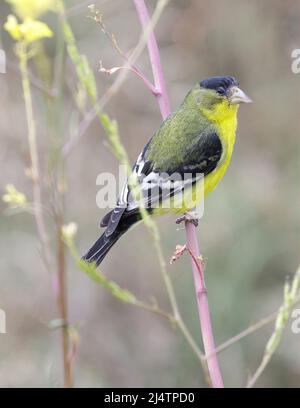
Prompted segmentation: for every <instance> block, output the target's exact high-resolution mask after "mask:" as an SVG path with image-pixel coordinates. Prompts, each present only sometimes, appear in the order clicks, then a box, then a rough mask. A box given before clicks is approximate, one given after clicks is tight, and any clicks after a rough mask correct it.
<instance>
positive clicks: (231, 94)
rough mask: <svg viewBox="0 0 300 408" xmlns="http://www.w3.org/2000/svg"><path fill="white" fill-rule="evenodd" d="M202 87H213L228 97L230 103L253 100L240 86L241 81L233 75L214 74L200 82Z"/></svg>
mask: <svg viewBox="0 0 300 408" xmlns="http://www.w3.org/2000/svg"><path fill="white" fill-rule="evenodd" d="M200 87H201V88H205V89H211V90H213V91H215V92H217V93H218V94H219V95H221V96H225V97H227V99H228V100H229V102H230V103H232V104H238V103H242V102H244V103H249V102H252V101H251V99H250V98H249V96H247V95H246V94H245V92H244V91H242V90H241V89H240V88H239V83H238V82H237V80H236V79H235V78H234V77H232V76H214V77H210V78H207V79H204V80H203V81H201V82H200Z"/></svg>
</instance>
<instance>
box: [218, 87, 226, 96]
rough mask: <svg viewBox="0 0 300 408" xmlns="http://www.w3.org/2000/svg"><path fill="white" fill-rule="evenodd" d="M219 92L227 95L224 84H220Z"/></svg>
mask: <svg viewBox="0 0 300 408" xmlns="http://www.w3.org/2000/svg"><path fill="white" fill-rule="evenodd" d="M217 92H218V94H220V95H225V93H226V91H225V88H223V86H220V87H219V88H217Z"/></svg>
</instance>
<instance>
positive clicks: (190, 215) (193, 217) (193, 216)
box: [176, 211, 199, 227]
mask: <svg viewBox="0 0 300 408" xmlns="http://www.w3.org/2000/svg"><path fill="white" fill-rule="evenodd" d="M186 221H189V222H191V223H192V224H194V225H195V227H198V224H199V216H198V214H197V213H196V211H188V212H186V213H184V214H183V215H182V216H181V217H178V218H177V219H176V224H181V223H182V222H186Z"/></svg>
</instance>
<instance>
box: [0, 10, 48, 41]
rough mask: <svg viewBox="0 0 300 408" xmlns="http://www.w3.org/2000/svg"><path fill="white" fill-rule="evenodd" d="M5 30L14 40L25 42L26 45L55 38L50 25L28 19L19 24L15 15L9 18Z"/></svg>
mask: <svg viewBox="0 0 300 408" xmlns="http://www.w3.org/2000/svg"><path fill="white" fill-rule="evenodd" d="M4 28H5V30H6V31H8V32H9V34H10V35H11V36H12V38H13V39H14V40H16V41H25V42H26V43H32V42H34V41H38V40H41V39H43V38H47V37H52V36H53V32H52V31H51V30H50V28H49V27H48V25H47V24H45V23H43V22H42V21H37V20H32V19H31V18H26V19H25V20H24V22H23V23H20V24H19V23H18V20H17V19H16V17H15V16H13V15H9V16H8V17H7V21H6V23H5V24H4Z"/></svg>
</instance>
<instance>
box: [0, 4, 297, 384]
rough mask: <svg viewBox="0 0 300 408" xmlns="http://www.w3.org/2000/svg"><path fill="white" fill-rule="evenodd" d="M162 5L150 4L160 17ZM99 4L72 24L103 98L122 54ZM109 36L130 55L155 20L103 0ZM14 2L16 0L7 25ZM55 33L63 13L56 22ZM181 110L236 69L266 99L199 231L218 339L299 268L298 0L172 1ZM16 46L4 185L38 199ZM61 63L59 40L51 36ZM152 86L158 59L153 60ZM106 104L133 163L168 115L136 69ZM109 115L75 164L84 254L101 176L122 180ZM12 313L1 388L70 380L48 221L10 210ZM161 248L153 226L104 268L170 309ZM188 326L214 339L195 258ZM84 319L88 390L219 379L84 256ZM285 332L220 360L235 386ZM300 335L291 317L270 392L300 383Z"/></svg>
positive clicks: (67, 96) (5, 224)
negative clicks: (196, 284) (45, 257)
mask: <svg viewBox="0 0 300 408" xmlns="http://www.w3.org/2000/svg"><path fill="white" fill-rule="evenodd" d="M155 3H156V2H155V1H154V0H147V5H148V6H149V8H150V10H152V11H153V9H154V6H155ZM88 4H89V2H80V1H77V2H75V1H67V2H66V7H67V8H68V10H69V15H68V18H69V21H70V23H71V25H72V27H73V30H74V32H75V35H76V39H77V41H78V46H79V49H80V51H81V52H82V53H84V54H86V55H87V56H88V58H89V61H90V62H91V64H92V67H93V69H94V72H95V75H96V78H97V86H98V91H99V94H100V95H101V94H102V93H103V92H104V91H105V90H106V89H107V88H108V87H109V85H110V84H111V83H112V82H113V80H114V77H108V76H105V75H104V74H101V73H99V72H98V68H99V60H102V61H103V65H104V66H105V67H111V66H114V65H120V64H121V63H122V61H121V59H120V57H119V56H118V55H117V54H116V52H115V50H113V49H112V47H111V44H110V43H109V42H108V40H107V39H106V38H105V36H104V35H103V34H102V33H101V31H100V30H99V27H97V26H96V24H94V23H93V22H92V21H91V20H89V19H87V18H86V16H87V14H88V12H87V5H88ZM95 4H96V5H97V7H98V8H99V9H100V10H101V11H102V13H103V16H104V21H105V24H106V26H107V29H108V30H110V31H111V32H113V33H114V34H115V35H116V37H117V38H118V41H119V44H120V46H121V48H122V49H124V50H131V49H132V48H133V47H134V46H135V45H136V43H137V40H138V38H139V34H140V30H141V28H140V25H139V21H138V18H137V16H136V12H135V9H134V7H133V2H132V1H130V0H110V1H101V0H99V1H97V2H95ZM9 13H10V9H9V7H8V6H7V4H6V3H4V2H1V5H0V15H1V25H2V24H3V23H4V21H5V20H6V17H7V15H8V14H9ZM42 19H43V20H44V21H47V23H48V24H49V26H50V27H51V28H52V29H53V30H54V31H55V30H56V29H57V20H56V17H55V15H54V14H53V13H48V14H46V15H45V16H43V17H42ZM156 33H157V38H158V42H159V47H160V51H161V58H162V63H163V67H164V72H165V77H166V81H167V87H168V92H169V96H170V100H171V105H172V108H174V109H175V108H176V107H177V106H178V105H179V104H180V103H181V101H182V99H183V97H184V96H185V94H186V92H187V91H188V90H189V88H190V87H192V86H193V85H194V84H195V83H196V82H197V81H199V80H201V79H203V78H205V77H207V76H211V75H222V74H230V75H234V76H235V77H236V78H238V80H239V82H240V85H241V87H242V88H243V89H244V90H245V91H246V92H247V94H249V95H250V96H251V98H252V99H253V101H254V103H253V104H252V105H247V106H241V108H240V112H239V127H238V137H237V143H236V149H235V153H234V157H233V160H232V164H231V166H230V168H229V171H228V173H227V174H226V176H225V178H224V180H223V181H222V183H221V184H220V186H219V187H218V188H217V189H216V191H215V192H214V193H213V194H212V195H211V196H210V197H209V198H208V199H207V200H206V204H205V215H204V218H203V219H202V220H201V222H200V227H199V229H198V235H199V239H200V243H201V252H202V254H203V255H204V256H205V257H206V258H207V259H208V261H207V268H206V284H207V287H208V291H209V302H210V306H211V312H212V319H213V325H214V332H215V338H216V342H217V344H220V343H222V342H223V341H225V340H227V339H228V338H230V337H232V336H233V335H235V334H237V333H239V332H240V331H242V330H243V329H245V328H247V327H248V326H249V325H250V324H251V323H254V322H256V321H257V320H259V319H260V318H261V317H264V316H265V315H267V314H268V313H270V312H272V311H274V310H276V308H277V307H278V306H279V305H280V304H281V302H282V292H283V284H284V282H285V279H286V277H287V276H289V275H291V274H292V273H293V272H294V271H295V270H296V267H297V266H298V264H299V260H300V256H299V165H298V163H299V129H300V124H299V102H300V101H299V95H300V89H299V83H300V74H298V75H296V74H293V73H292V71H291V57H290V56H291V52H292V50H293V49H294V48H300V6H299V2H296V1H292V0H286V1H284V2H283V1H280V0H264V1H260V0H252V1H251V2H249V1H246V0H243V1H241V0H224V1H217V0H211V1H207V0H206V1H204V0H203V1H201V0H184V1H183V0H171V1H170V3H169V6H168V7H167V9H166V10H165V11H164V13H163V15H162V16H161V19H160V21H159V23H158V25H157V27H156ZM1 39H2V40H1V41H2V46H1V47H2V48H3V49H5V51H6V53H7V58H8V59H9V61H10V67H7V74H0V89H1V92H0V106H1V109H0V134H1V150H0V160H1V174H0V185H1V188H2V191H3V189H4V186H5V185H6V184H7V183H13V184H14V185H15V186H16V187H17V188H18V189H19V190H21V191H24V192H25V193H26V195H27V197H29V198H30V197H31V183H30V181H29V180H28V179H27V178H26V176H25V173H24V169H25V167H27V166H28V162H29V158H28V146H27V137H26V120H25V112H24V104H23V97H22V92H21V82H20V76H19V75H18V73H17V72H15V71H14V69H12V68H11V64H12V65H14V64H17V61H16V58H15V56H14V54H13V51H12V45H13V44H12V41H11V40H10V39H9V36H8V34H7V33H6V32H4V31H3V30H1ZM45 44H46V47H47V52H48V53H49V55H50V57H51V59H52V60H53V61H54V57H55V41H54V40H47V41H46V42H45ZM138 65H139V66H141V67H142V68H143V69H144V70H145V71H146V73H147V74H148V76H149V77H151V71H150V67H149V62H148V55H147V52H146V51H144V53H143V55H142V56H141V57H140V58H139V60H138ZM65 69H66V74H65V78H66V82H65V87H64V111H63V124H62V129H63V130H62V135H64V136H65V140H67V138H68V137H69V133H70V127H71V121H72V118H73V116H74V112H73V111H74V109H75V107H74V103H73V102H72V98H71V93H70V88H72V87H75V86H76V77H75V74H74V69H73V67H72V65H71V64H70V62H69V61H68V62H67V63H66V68H65ZM33 92H34V103H35V115H36V118H37V126H38V138H39V147H40V152H41V157H42V170H43V174H47V167H46V166H45V160H44V159H45V158H46V154H47V130H46V128H45V127H46V118H45V111H44V110H43V105H42V103H41V101H42V94H41V92H40V91H39V90H37V89H34V90H33ZM106 110H107V111H108V112H109V113H110V115H111V116H112V117H115V118H116V119H117V120H118V123H119V127H120V133H121V137H122V140H123V141H124V144H125V146H126V148H127V149H128V153H129V155H130V158H131V160H132V161H134V160H135V158H136V157H137V155H138V154H139V152H140V150H141V148H142V147H143V146H144V144H145V143H146V142H147V140H148V139H149V138H150V137H151V135H152V134H153V132H154V131H155V130H156V128H157V127H158V125H159V123H160V121H161V119H160V114H159V110H158V106H157V103H156V101H155V100H154V98H153V97H152V96H151V95H150V93H149V92H148V91H147V90H146V88H145V87H144V85H143V84H142V82H140V81H139V80H138V79H137V78H136V77H134V76H133V75H129V76H128V79H127V80H126V82H125V83H124V85H123V86H122V88H121V89H120V91H119V93H118V95H117V96H115V97H114V98H112V99H111V101H110V103H109V105H108V106H107V107H106ZM104 140H105V136H104V132H103V130H102V128H101V127H100V125H99V123H98V122H96V121H95V122H94V123H93V124H92V126H91V127H90V128H89V129H88V131H87V134H86V135H85V137H84V139H83V140H82V142H81V143H80V144H79V145H78V146H77V147H76V148H75V149H74V151H73V152H72V153H71V155H70V157H69V159H68V163H67V197H66V214H67V221H68V222H69V221H74V222H76V223H77V224H78V227H79V231H78V235H77V238H76V242H77V244H78V247H79V249H80V251H81V252H82V253H83V252H84V251H85V250H86V249H87V247H88V246H89V245H90V244H91V243H92V242H93V240H94V239H95V238H96V237H97V235H98V233H99V230H98V223H99V220H100V218H101V217H102V216H103V215H104V211H102V210H99V209H97V207H96V203H95V196H96V192H97V191H98V187H97V186H96V183H95V180H96V176H97V175H98V174H99V173H100V172H102V171H111V172H114V173H117V170H118V163H117V162H116V160H115V158H114V157H113V155H112V154H111V153H110V151H109V150H108V149H107V147H106V146H105V143H104ZM0 209H1V218H0V253H1V262H0V268H1V283H0V308H2V309H4V310H5V311H6V315H7V332H8V333H7V334H6V335H0V386H1V387H5V386H9V387H15V386H22V387H29V386H38V387H40V386H58V385H60V384H61V358H60V352H61V350H60V342H59V338H58V336H59V335H58V333H56V332H55V331H50V330H49V329H48V328H47V323H48V322H49V321H50V320H51V319H54V318H55V317H57V312H56V306H55V302H54V300H53V295H52V291H51V280H50V278H49V276H48V275H47V274H46V273H45V271H44V268H43V265H42V262H41V259H40V256H39V252H38V242H37V237H36V232H35V225H34V221H33V218H32V217H31V216H30V215H28V214H17V215H13V216H8V215H7V213H6V212H5V205H4V204H3V203H1V204H0ZM159 227H160V231H161V234H162V241H163V252H164V254H165V257H166V259H167V260H168V259H169V258H170V257H171V255H172V252H173V250H174V248H175V246H176V244H180V243H184V241H185V234H184V231H176V226H175V224H174V217H164V218H162V219H160V220H159ZM158 268H159V266H158V262H157V258H156V254H155V252H154V250H153V246H152V243H151V239H150V236H149V234H148V232H147V231H146V229H145V228H144V227H143V226H139V227H138V228H136V229H134V230H132V231H131V232H130V233H129V234H128V235H126V237H123V238H122V239H121V240H120V241H119V243H118V244H117V245H116V246H115V247H114V249H113V250H112V251H111V253H110V254H109V256H108V257H107V258H106V260H105V262H104V263H103V265H102V271H103V272H104V273H105V274H106V275H107V276H108V277H109V278H111V279H114V280H115V281H117V282H118V283H119V284H120V285H121V286H122V287H126V288H128V289H130V290H132V291H133V292H134V293H135V294H137V295H138V296H139V297H140V298H142V299H145V300H148V299H150V298H151V296H154V297H155V298H156V299H157V300H158V301H159V303H160V304H161V305H162V306H164V307H165V308H169V304H168V300H167V297H166V293H165V289H164V287H163V284H162V281H161V277H160V273H159V269H158ZM168 270H169V272H170V274H171V277H172V280H173V282H174V284H175V287H176V291H177V294H178V302H179V304H180V308H181V310H182V314H183V317H184V318H185V321H186V323H187V325H188V326H189V327H190V329H191V331H192V333H193V334H194V335H195V338H196V339H197V341H198V342H199V344H200V343H201V340H200V334H199V323H198V315H197V309H196V304H195V298H194V289H193V283H192V273H191V267H190V260H189V259H188V257H187V256H185V257H183V258H182V259H181V260H180V261H179V262H177V263H175V264H174V265H172V266H168ZM68 287H69V311H70V319H71V322H72V323H74V324H75V323H79V333H80V346H79V353H78V356H77V359H76V361H75V385H76V386H80V387H83V386H92V387H93V386H112V387H116V386H121V387H127V386H138V387H142V386H144V387H145V386H146V387H147V386H178V387H179V386H187V387H189V386H191V387H198V386H199V385H200V386H201V385H205V383H204V380H203V375H202V372H201V368H200V366H199V363H198V361H197V360H196V358H195V356H194V354H193V353H192V352H191V350H190V349H189V347H188V346H187V344H186V342H185V340H184V339H183V338H182V336H181V334H180V333H179V332H176V331H175V330H173V329H172V328H171V327H170V325H169V324H168V323H167V322H166V321H164V320H163V319H162V318H160V317H158V316H154V315H151V314H150V313H148V312H146V311H142V310H139V309H136V308H134V307H131V306H128V305H125V304H123V303H120V302H118V301H117V300H115V299H114V298H112V296H111V295H110V294H109V293H108V292H106V291H105V290H104V289H103V288H101V287H99V286H97V285H96V284H95V283H93V282H92V281H91V280H90V279H89V278H88V277H87V276H85V275H84V274H83V273H82V272H81V271H79V270H78V269H77V268H76V266H75V265H74V262H73V260H72V259H69V262H68ZM272 329H273V326H272V325H269V326H267V327H266V328H264V329H262V330H260V331H258V332H256V333H254V334H252V335H251V336H249V337H247V338H246V339H244V340H242V341H240V342H238V343H236V344H235V345H233V346H232V347H230V348H229V349H227V350H226V351H224V352H222V353H221V354H220V364H221V368H222V373H223V376H224V381H225V385H226V386H238V387H241V386H244V385H245V383H246V380H247V376H248V375H249V373H250V372H253V371H254V370H255V368H256V367H257V365H258V364H259V362H260V360H261V357H262V353H263V350H264V347H265V344H266V341H267V339H268V336H269V334H270V333H271V331H272ZM299 342H300V335H295V334H292V332H291V329H290V323H289V324H288V325H287V328H286V330H285V333H284V337H283V341H282V343H281V345H280V347H279V349H278V351H277V352H276V355H275V357H274V358H273V359H272V361H271V364H270V365H269V366H268V368H267V369H266V371H265V373H264V374H263V376H262V377H261V379H260V380H259V382H258V384H257V385H258V386H267V387H279V386H282V387H298V386H299V381H300V352H299V344H300V343H299Z"/></svg>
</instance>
